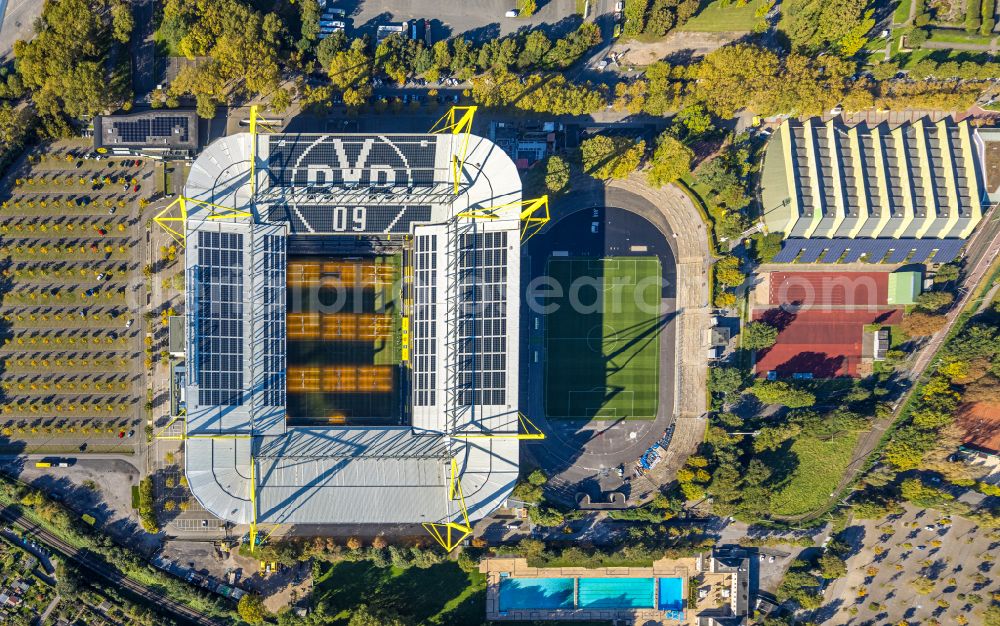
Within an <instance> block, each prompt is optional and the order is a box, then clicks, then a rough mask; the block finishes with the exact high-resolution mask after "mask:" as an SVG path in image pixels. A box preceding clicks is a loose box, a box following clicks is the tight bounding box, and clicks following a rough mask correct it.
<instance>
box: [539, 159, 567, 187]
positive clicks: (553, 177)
mask: <svg viewBox="0 0 1000 626" xmlns="http://www.w3.org/2000/svg"><path fill="white" fill-rule="evenodd" d="M568 184H569V163H567V162H566V160H565V159H563V158H562V157H558V156H555V155H553V156H550V157H549V158H548V160H547V161H546V163H545V188H546V189H548V190H549V191H550V192H552V193H560V192H561V191H562V190H563V189H565V188H566V185H568Z"/></svg>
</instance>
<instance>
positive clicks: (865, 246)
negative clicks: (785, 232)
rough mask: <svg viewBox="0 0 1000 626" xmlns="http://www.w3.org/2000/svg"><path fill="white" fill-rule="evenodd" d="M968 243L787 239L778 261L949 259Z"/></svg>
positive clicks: (844, 261)
mask: <svg viewBox="0 0 1000 626" xmlns="http://www.w3.org/2000/svg"><path fill="white" fill-rule="evenodd" d="M964 245H965V240H964V239H786V240H784V241H783V242H782V243H781V251H780V252H778V254H777V255H776V256H775V257H774V262H775V263H794V262H799V263H817V262H818V263H837V262H838V261H839V262H842V263H855V262H858V261H861V262H865V263H880V262H882V261H883V260H885V261H886V262H887V263H902V262H904V261H908V262H911V263H921V262H924V261H928V262H931V263H949V262H951V261H953V260H955V258H957V257H958V255H959V253H960V252H961V251H962V247H963V246H964ZM890 253H891V254H890ZM886 255H890V256H889V258H888V259H886ZM932 255H933V256H932Z"/></svg>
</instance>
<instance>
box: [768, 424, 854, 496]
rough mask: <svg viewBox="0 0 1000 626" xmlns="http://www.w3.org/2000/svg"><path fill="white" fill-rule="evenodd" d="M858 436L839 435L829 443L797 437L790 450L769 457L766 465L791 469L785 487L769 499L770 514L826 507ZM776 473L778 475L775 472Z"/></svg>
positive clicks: (777, 452) (850, 434) (781, 450)
mask: <svg viewBox="0 0 1000 626" xmlns="http://www.w3.org/2000/svg"><path fill="white" fill-rule="evenodd" d="M858 436H859V433H838V434H837V435H834V436H833V437H832V438H831V439H830V440H829V441H824V440H821V439H816V438H814V437H799V438H798V439H796V440H795V442H794V443H792V445H791V447H790V448H788V449H786V448H785V447H781V448H779V449H778V450H777V451H775V452H774V453H773V454H771V455H769V456H771V457H772V458H770V459H769V463H768V464H769V465H771V466H772V467H777V468H779V469H778V471H779V472H780V471H781V469H780V468H782V467H786V468H789V469H790V474H789V476H788V477H787V478H786V480H785V482H784V484H783V485H782V486H781V487H779V488H778V489H777V491H776V492H775V493H774V496H773V497H772V498H771V512H772V513H775V514H777V515H801V514H803V513H809V512H810V511H815V510H816V509H819V508H821V507H822V506H823V505H824V504H826V502H827V500H828V499H829V498H830V494H831V493H832V492H833V491H834V490H835V489H836V488H837V484H838V483H839V482H840V477H841V476H843V474H844V470H846V469H847V465H848V464H849V463H850V462H851V453H852V452H853V450H854V446H855V444H856V443H857V441H858ZM776 473H777V472H776Z"/></svg>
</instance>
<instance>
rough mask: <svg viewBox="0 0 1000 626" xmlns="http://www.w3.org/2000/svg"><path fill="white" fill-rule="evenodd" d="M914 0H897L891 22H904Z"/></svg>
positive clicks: (908, 15)
mask: <svg viewBox="0 0 1000 626" xmlns="http://www.w3.org/2000/svg"><path fill="white" fill-rule="evenodd" d="M915 1H916V0H899V4H897V5H896V10H895V11H894V12H893V14H892V23H893V24H902V23H904V22H906V20H907V19H909V17H910V6H911V5H912V4H913V3H914V2H915Z"/></svg>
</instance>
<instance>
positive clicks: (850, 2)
mask: <svg viewBox="0 0 1000 626" xmlns="http://www.w3.org/2000/svg"><path fill="white" fill-rule="evenodd" d="M868 5H869V0H789V1H788V2H786V3H785V4H783V5H782V11H781V13H782V20H781V22H780V23H779V25H778V27H779V28H780V29H781V30H782V31H783V32H784V33H785V34H786V35H787V36H788V39H789V40H790V41H791V43H792V47H793V48H795V49H796V50H801V51H803V52H804V53H808V54H815V53H818V52H820V51H833V52H835V53H837V54H840V55H842V56H844V57H850V56H853V55H854V54H855V53H857V51H858V50H860V49H861V48H862V47H863V46H864V44H865V41H866V40H865V37H864V35H865V34H866V33H868V31H870V30H871V29H872V27H873V26H875V20H874V19H873V18H872V15H873V13H872V11H871V10H870V9H868Z"/></svg>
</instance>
